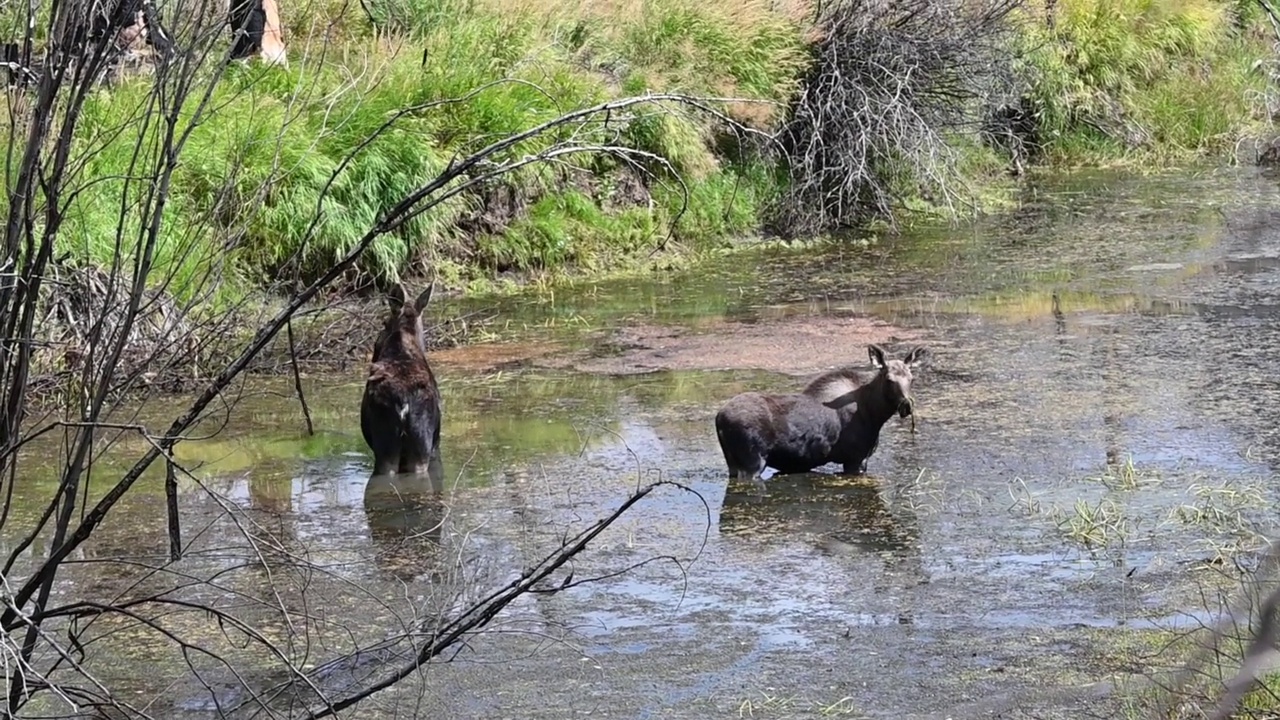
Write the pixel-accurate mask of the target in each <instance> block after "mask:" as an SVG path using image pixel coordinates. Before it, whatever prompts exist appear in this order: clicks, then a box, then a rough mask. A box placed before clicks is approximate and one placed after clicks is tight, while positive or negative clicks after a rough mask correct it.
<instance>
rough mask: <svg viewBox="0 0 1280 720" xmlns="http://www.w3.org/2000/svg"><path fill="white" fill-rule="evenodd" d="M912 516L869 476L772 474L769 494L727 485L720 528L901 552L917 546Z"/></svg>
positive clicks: (829, 545) (756, 535)
mask: <svg viewBox="0 0 1280 720" xmlns="http://www.w3.org/2000/svg"><path fill="white" fill-rule="evenodd" d="M914 520H915V518H914V517H910V516H906V517H903V516H901V515H899V516H897V517H895V515H894V514H893V513H891V512H890V511H889V506H888V505H887V504H886V503H885V500H884V497H883V494H882V492H881V490H880V487H879V482H878V481H877V480H876V479H874V478H873V477H871V476H863V477H843V476H839V475H826V474H822V473H805V474H798V475H788V476H786V477H779V476H776V475H775V476H774V477H773V478H772V479H771V480H769V484H768V493H767V494H766V495H765V496H764V497H756V496H755V495H754V493H753V492H751V491H750V490H749V489H744V488H738V487H730V489H729V490H728V491H727V492H726V493H725V496H724V505H723V506H722V507H721V509H720V532H721V534H723V535H739V536H743V537H748V538H764V539H769V538H778V537H783V538H795V537H808V538H810V539H811V540H812V541H813V542H814V543H815V544H816V545H818V546H820V547H824V548H828V549H836V548H852V549H854V550H860V551H863V552H869V553H889V554H892V555H905V554H907V553H911V552H915V551H917V550H918V545H917V543H918V541H919V537H920V529H919V527H917V526H916V524H915V522H914Z"/></svg>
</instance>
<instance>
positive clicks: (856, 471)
mask: <svg viewBox="0 0 1280 720" xmlns="http://www.w3.org/2000/svg"><path fill="white" fill-rule="evenodd" d="M844 474H845V475H865V474H867V459H866V458H862V459H861V460H858V461H856V462H851V463H845V464H844Z"/></svg>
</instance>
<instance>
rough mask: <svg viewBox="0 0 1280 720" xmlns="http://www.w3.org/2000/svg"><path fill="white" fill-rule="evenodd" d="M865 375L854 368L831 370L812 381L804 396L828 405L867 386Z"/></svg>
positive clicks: (807, 386) (806, 387)
mask: <svg viewBox="0 0 1280 720" xmlns="http://www.w3.org/2000/svg"><path fill="white" fill-rule="evenodd" d="M864 375H866V373H864V372H863V371H861V370H859V369H857V368H853V367H844V368H838V369H836V370H830V371H827V372H825V373H822V374H821V375H819V376H817V377H815V378H813V379H812V380H810V381H809V384H808V385H806V386H805V389H804V394H805V395H808V396H810V397H812V398H815V399H817V400H818V401H819V402H822V403H828V402H831V401H832V400H835V399H836V398H839V397H842V396H844V395H848V394H849V393H851V392H853V391H854V390H857V389H858V388H860V387H862V386H863V385H865V384H866V378H865V377H863V376H864Z"/></svg>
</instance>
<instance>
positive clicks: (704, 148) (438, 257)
mask: <svg viewBox="0 0 1280 720" xmlns="http://www.w3.org/2000/svg"><path fill="white" fill-rule="evenodd" d="M349 5H350V7H347V8H346V10H345V14H342V15H339V16H336V17H335V13H337V10H336V9H335V7H331V6H327V5H319V6H310V7H307V8H306V9H305V10H306V12H309V13H311V14H310V15H309V16H308V15H303V16H302V17H298V16H295V17H294V18H293V19H292V20H290V22H289V27H290V28H291V29H292V30H293V31H294V32H296V33H298V34H296V35H294V36H292V37H291V38H290V53H291V59H292V63H293V64H292V65H291V66H290V67H289V68H288V69H283V68H272V67H261V66H258V65H256V64H251V65H248V66H240V65H237V66H233V67H232V68H230V69H229V71H228V72H227V73H226V76H225V78H224V79H223V81H222V82H221V83H220V84H219V85H218V87H217V89H216V90H215V92H214V96H213V102H212V104H211V109H210V110H209V112H208V113H207V115H206V116H205V117H204V118H203V119H202V122H201V124H200V125H199V127H198V128H197V129H196V130H195V132H194V133H193V135H192V136H191V139H190V141H189V143H188V145H187V146H186V148H185V150H184V152H183V155H182V161H181V165H180V167H179V168H178V171H177V172H176V173H175V176H174V181H173V191H174V192H173V198H172V201H171V205H170V208H169V213H168V216H167V224H166V232H165V239H164V240H163V242H162V247H161V248H160V254H161V256H162V257H163V258H165V262H170V263H172V264H173V265H174V266H176V267H178V269H179V273H180V278H182V279H183V280H184V282H179V283H177V284H176V286H175V287H174V288H173V289H174V291H175V292H177V293H178V294H179V295H181V294H182V293H183V291H184V290H183V286H184V285H185V284H186V283H185V280H188V279H194V278H196V277H198V276H199V275H200V273H201V272H202V271H203V270H204V269H205V268H206V267H208V266H209V265H210V264H211V263H214V262H224V261H229V262H230V264H231V269H232V278H233V283H236V284H239V285H242V286H248V287H253V286H260V285H264V284H266V283H267V282H268V281H270V280H272V279H274V278H276V277H278V276H279V275H280V273H281V272H282V271H283V270H284V269H285V266H286V263H287V261H288V260H289V259H290V258H292V257H294V256H295V255H298V256H300V258H301V266H300V269H301V271H302V275H303V278H304V279H306V278H309V277H314V276H316V275H318V274H319V273H321V272H324V271H325V270H326V269H328V268H329V267H331V266H332V264H333V263H334V262H335V261H336V260H337V259H338V258H340V257H341V256H342V255H343V254H345V253H346V252H347V251H349V250H350V248H351V247H352V245H353V243H355V242H356V241H357V240H358V239H359V238H360V237H361V236H362V235H363V234H364V233H365V232H366V231H367V230H368V229H369V228H370V227H371V226H373V225H374V223H375V222H376V219H377V218H378V217H379V215H380V213H382V212H383V211H385V210H386V209H387V208H389V207H391V206H392V205H394V204H395V203H396V202H398V201H399V200H400V199H401V198H403V197H404V196H406V195H407V194H409V193H410V192H411V191H412V190H413V189H415V188H417V187H419V186H421V185H423V184H425V183H427V182H428V181H430V180H431V179H432V178H434V177H435V176H436V175H437V174H438V173H439V172H440V171H441V170H442V169H443V168H444V167H445V166H446V165H447V164H448V162H449V160H450V159H451V158H453V157H455V156H457V155H465V154H467V153H469V152H472V151H474V150H476V149H478V148H480V147H483V146H484V145H486V144H488V143H490V142H492V141H494V140H496V139H499V138H501V137H504V136H507V135H510V134H512V133H516V132H518V131H521V130H524V129H526V128H529V127H531V126H534V125H536V124H538V123H542V122H545V121H547V120H549V119H552V118H554V117H557V116H559V115H560V114H562V113H564V112H566V111H568V110H571V109H575V108H578V107H582V106H587V105H591V104H596V103H599V102H602V101H604V100H606V99H609V98H613V97H619V96H622V95H624V94H626V93H627V92H628V91H637V90H639V91H657V92H662V91H679V92H685V93H697V94H706V95H721V94H723V95H733V96H739V97H747V98H757V99H765V100H778V99H782V98H785V97H786V95H787V93H788V92H789V91H790V90H789V87H790V85H789V84H790V83H791V82H792V81H793V78H794V77H795V75H796V68H797V67H798V66H799V63H800V62H801V59H802V57H803V55H802V45H801V41H800V40H801V38H800V28H799V27H798V26H796V25H794V24H793V23H791V22H790V21H788V20H787V19H786V18H784V17H783V16H781V15H778V14H775V13H770V12H767V11H765V10H760V11H759V12H758V13H757V14H756V15H754V16H751V17H747V18H744V17H743V16H742V15H741V14H740V13H739V14H733V13H725V12H721V11H720V10H721V9H722V8H717V7H716V6H715V4H714V3H713V4H712V6H711V7H707V6H706V4H705V3H697V2H693V1H692V0H656V1H654V2H647V3H644V4H643V9H642V11H641V12H639V13H638V14H633V15H632V16H629V18H628V19H627V20H625V21H623V22H618V21H611V20H610V19H608V18H606V17H599V18H594V19H592V18H589V17H588V18H586V19H581V18H579V19H574V18H569V17H564V16H563V14H562V13H560V12H558V11H557V10H556V9H555V8H541V9H539V8H536V7H533V8H530V7H518V8H514V9H507V8H502V7H489V6H486V5H484V4H483V3H478V2H470V1H468V2H461V1H451V2H444V3H424V2H418V1H417V0H385V1H384V2H381V3H377V4H374V5H371V9H372V10H373V12H374V15H375V16H376V17H378V18H379V22H380V27H379V28H377V29H373V28H370V27H369V26H368V23H367V22H363V21H361V20H360V19H359V18H352V17H351V13H352V12H355V13H360V10H359V8H358V6H356V5H355V4H349ZM746 5H748V6H751V5H752V3H750V2H748V3H746ZM726 6H727V4H726ZM761 7H763V5H761ZM353 8H354V9H353ZM327 27H336V28H341V30H340V32H343V33H345V35H342V36H341V39H340V40H338V41H337V43H336V45H334V46H330V47H328V48H326V49H325V51H324V52H323V53H321V52H320V51H319V49H320V48H319V45H318V43H319V42H320V41H319V38H318V37H308V36H307V35H306V34H305V33H306V32H307V31H311V30H314V29H316V28H327ZM424 46H425V47H426V48H428V52H427V54H426V57H425V59H424V57H423V53H422V51H421V48H422V47H424ZM149 83H150V80H149V79H148V78H135V79H132V80H130V81H128V82H126V83H125V84H124V85H123V86H121V87H119V88H117V89H116V90H114V91H112V92H102V93H98V94H96V95H95V96H94V97H93V98H92V99H91V100H90V101H89V105H88V107H87V109H86V120H85V122H84V124H83V125H82V138H81V139H82V141H84V142H94V141H95V139H97V138H106V137H110V136H112V135H117V137H115V139H113V140H111V141H109V142H103V143H101V145H102V147H100V148H97V150H96V151H95V153H94V154H93V156H92V158H91V160H90V162H89V166H88V170H87V175H88V176H89V177H93V178H97V179H99V181H98V182H96V183H94V184H93V185H92V186H91V187H90V188H89V189H87V190H86V191H85V192H83V193H82V194H81V196H80V197H79V198H78V199H77V201H76V202H75V203H74V205H73V207H72V208H71V212H70V216H71V218H72V221H73V223H74V232H72V233H69V236H70V238H71V239H69V241H68V243H67V245H68V247H67V250H68V251H69V252H70V253H71V255H72V258H73V261H75V262H83V263H90V264H99V265H101V264H103V263H107V262H110V260H111V258H112V257H113V254H114V250H115V236H116V224H117V220H118V216H119V214H120V213H119V206H120V202H121V200H120V198H121V195H122V193H123V192H124V183H123V181H121V180H116V179H114V178H120V177H123V176H124V175H125V174H126V172H127V169H128V167H129V163H130V158H131V153H132V140H133V139H134V137H136V133H132V132H125V133H122V134H121V133H118V132H117V131H118V130H119V129H122V128H124V129H129V128H136V127H137V125H136V120H137V118H138V117H140V116H141V111H140V108H141V106H142V103H143V102H145V100H146V97H147V93H148V89H149ZM462 96H468V99H467V100H466V101H465V102H459V103H449V104H446V105H438V106H435V107H431V108H427V109H423V110H421V111H417V112H414V113H411V114H409V115H408V116H406V117H404V118H402V119H401V120H399V121H398V122H397V123H396V124H395V126H394V127H393V128H391V129H390V130H389V131H386V132H384V133H383V134H382V135H381V136H380V137H379V138H378V139H377V140H376V141H374V142H373V143H371V144H369V145H368V146H367V147H365V148H364V149H363V150H362V151H361V152H360V153H359V154H358V155H357V156H356V157H355V158H354V160H353V161H352V162H351V163H350V164H349V166H347V167H346V168H345V170H343V172H341V173H339V174H338V175H337V177H336V178H334V179H333V180H332V186H331V187H329V189H328V191H327V193H326V185H328V184H329V183H330V182H331V178H332V177H333V175H334V173H335V170H337V169H338V167H339V165H340V163H341V162H342V159H343V158H344V157H345V156H346V155H347V154H348V153H350V152H351V151H352V150H353V148H355V147H357V146H358V145H359V144H360V143H361V142H363V141H364V140H365V139H366V138H368V137H369V136H370V135H371V134H373V133H374V132H375V131H377V130H378V128H380V127H381V126H382V125H383V124H384V123H385V122H386V120H387V119H388V118H389V117H390V116H391V115H392V114H394V113H396V112H397V111H399V110H401V109H403V108H406V107H410V106H417V105H423V104H426V103H431V102H433V101H442V100H446V99H450V98H459V97H462ZM746 119H747V120H754V119H756V118H753V117H748V118H746ZM150 136H151V137H153V136H154V133H151V134H150ZM563 139H564V138H563V137H559V136H555V135H548V136H546V137H542V138H537V139H533V140H531V141H529V142H527V143H524V144H523V145H521V146H518V147H516V148H513V149H512V151H511V152H509V153H508V154H507V155H505V156H502V157H495V158H494V159H495V160H496V161H503V160H512V159H516V158H519V157H522V156H525V155H528V154H531V153H536V152H538V151H540V150H542V149H544V148H546V147H548V146H549V144H551V143H553V142H556V141H559V140H563ZM577 139H579V140H582V141H585V142H587V143H596V144H602V145H603V144H619V143H620V144H622V145H624V146H629V147H631V148H634V149H637V150H641V151H644V152H646V153H649V154H651V155H652V156H654V159H653V160H652V161H648V162H644V163H642V164H641V166H640V167H639V168H638V169H627V168H624V167H623V165H621V164H620V163H619V162H616V161H611V160H607V159H605V160H602V159H600V158H599V157H594V158H593V157H591V156H587V155H580V156H573V157H570V158H568V159H567V160H566V161H565V162H564V163H562V164H559V165H556V166H541V167H530V168H526V169H523V170H521V171H518V172H516V173H514V174H513V175H511V176H509V177H508V178H507V179H506V182H509V183H511V184H512V185H513V186H514V187H515V189H516V192H517V193H518V194H519V195H520V196H521V197H522V198H524V199H525V200H526V201H527V202H526V203H524V205H526V207H527V211H526V212H524V213H522V214H520V215H519V216H516V217H509V218H505V219H504V220H503V222H502V223H501V225H502V227H500V228H499V229H498V230H497V231H496V232H489V233H478V234H477V233H474V232H464V231H463V230H462V229H461V228H460V221H462V220H463V219H464V218H466V217H467V216H469V215H471V214H473V213H475V212H476V211H478V210H480V209H481V208H480V202H481V200H480V196H479V195H478V194H464V195H460V196H458V197H455V198H453V199H451V200H449V201H448V202H446V203H444V204H442V205H440V206H438V207H436V208H434V209H433V210H432V211H430V212H428V213H425V214H423V215H420V216H418V217H416V218H415V219H413V220H412V221H410V222H409V223H408V224H406V225H405V226H404V227H403V228H402V229H401V230H400V231H399V232H397V233H395V234H393V235H389V236H386V237H383V238H381V239H379V240H378V241H377V242H376V243H375V244H374V245H373V246H372V248H371V250H370V251H369V252H368V253H367V255H366V256H365V258H364V260H363V262H362V264H361V267H360V270H361V271H362V272H363V273H366V274H367V275H369V276H374V277H385V278H391V279H394V278H396V277H398V276H400V275H401V274H404V273H406V272H410V273H412V272H415V271H417V270H420V269H421V265H422V264H431V265H447V266H449V267H450V268H451V273H452V279H453V280H454V281H455V282H457V283H459V284H465V283H467V282H468V281H471V280H474V279H476V278H477V277H480V276H484V275H486V274H490V273H492V272H494V271H496V270H514V271H537V272H546V271H557V270H562V269H565V268H570V267H580V268H585V269H590V268H592V267H603V266H605V265H609V264H613V263H616V262H617V261H619V260H622V259H625V258H627V257H630V256H633V255H637V254H638V253H639V252H640V251H642V250H645V249H646V248H650V247H653V246H655V245H657V244H658V243H660V242H662V241H663V239H664V238H666V237H667V236H668V234H669V233H670V232H671V231H673V230H674V232H675V233H676V234H677V235H678V236H679V237H680V238H681V240H682V241H684V242H686V243H687V244H688V246H689V247H712V246H715V245H716V244H717V243H718V242H720V241H722V240H725V239H727V238H728V236H730V235H733V234H737V233H742V232H746V231H749V230H750V229H752V227H753V225H754V223H755V217H756V215H757V212H756V210H757V205H758V203H759V202H761V201H762V200H763V198H765V197H767V196H768V194H769V193H770V192H771V189H770V187H769V184H770V183H772V182H774V178H773V175H771V174H770V173H768V172H767V171H764V170H762V169H761V168H759V167H757V166H755V165H752V164H750V163H749V162H747V161H738V162H735V161H733V160H730V159H728V158H722V157H718V155H717V151H716V149H715V147H714V145H713V143H714V142H715V139H714V138H713V137H712V136H711V134H710V132H709V123H708V120H707V119H706V118H702V117H695V116H694V115H692V114H690V113H689V112H687V111H685V110H681V109H679V108H675V107H666V106H658V105H653V106H647V107H644V108H642V109H641V110H640V111H639V113H638V115H637V117H635V119H633V120H629V119H628V118H626V117H618V118H615V119H614V120H613V125H612V126H610V127H605V126H597V127H595V128H592V129H589V130H588V132H587V134H586V135H582V136H579V137H578V138H577ZM659 158H661V159H660V160H659ZM624 169H627V170H628V172H631V173H632V175H633V176H638V177H643V178H644V180H645V185H647V186H648V188H647V190H645V191H643V192H642V193H641V196H640V197H635V193H632V197H631V198H630V200H629V202H615V201H614V198H612V196H611V192H610V191H611V188H613V187H615V186H616V185H617V184H618V182H619V178H620V177H621V173H622V172H623V170H624ZM681 178H682V179H683V180H684V181H685V182H686V183H688V185H687V187H688V189H689V191H690V193H691V195H690V203H689V207H688V209H687V211H686V212H684V213H683V214H681V213H680V209H681V207H682V206H683V201H682V196H681V193H680V192H679V191H678V189H679V188H680V187H681V183H680V179H681ZM317 211H319V213H320V215H319V220H318V221H316V222H315V227H314V229H311V225H312V223H313V220H314V219H315V218H316V213H317ZM179 239H180V240H179ZM229 241H234V242H233V244H234V246H235V247H234V250H232V251H231V252H229V253H228V252H224V246H225V244H226V243H228V242H229ZM190 291H191V290H189V291H188V292H190Z"/></svg>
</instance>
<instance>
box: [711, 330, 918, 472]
mask: <svg viewBox="0 0 1280 720" xmlns="http://www.w3.org/2000/svg"><path fill="white" fill-rule="evenodd" d="M867 354H868V355H869V356H870V358H871V364H872V365H873V366H875V369H874V370H872V371H870V372H868V371H864V370H858V369H857V368H853V367H845V368H840V369H837V370H832V371H830V372H826V373H823V374H822V375H819V376H818V377H816V378H814V379H813V380H812V381H810V382H809V384H808V385H807V386H806V387H805V389H804V391H803V392H801V393H788V394H766V393H758V392H745V393H742V394H740V395H737V396H735V397H733V398H732V399H730V400H729V402H727V403H725V405H724V407H723V408H721V409H720V412H718V413H716V437H717V438H718V439H719V440H720V449H721V451H723V452H724V460H725V463H726V464H727V465H728V466H729V478H730V479H731V480H732V479H733V478H735V477H736V478H737V479H739V480H750V481H751V482H752V483H754V484H755V486H756V489H757V490H758V491H760V492H763V491H764V481H763V480H762V479H761V478H760V474H761V473H762V472H764V469H765V468H766V467H771V468H774V469H775V470H777V471H778V472H779V473H780V474H790V473H803V472H809V471H810V470H813V469H814V468H816V467H819V466H822V465H825V464H827V463H832V462H834V463H840V464H842V465H843V466H844V473H845V474H848V475H861V474H862V473H864V472H866V469H867V458H869V457H871V454H872V453H873V452H875V449H876V445H877V444H878V443H879V441H880V429H881V428H882V427H884V424H885V423H886V422H888V421H889V418H891V417H893V414H894V413H897V414H898V415H899V417H903V418H906V417H909V416H910V415H911V414H912V404H913V400H912V397H911V381H912V376H911V370H912V368H914V367H917V366H919V364H920V362H921V361H923V360H924V358H925V354H926V350H925V349H924V348H922V347H917V348H914V349H912V350H911V351H910V352H908V353H907V354H906V356H905V357H903V358H902V359H901V360H886V359H885V354H884V350H883V349H881V348H880V346H878V345H870V346H868V348H867Z"/></svg>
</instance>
